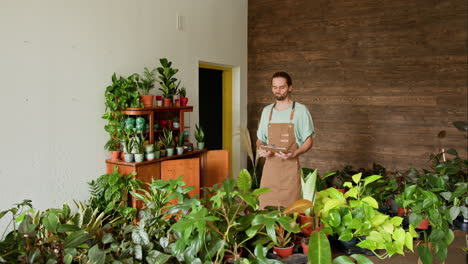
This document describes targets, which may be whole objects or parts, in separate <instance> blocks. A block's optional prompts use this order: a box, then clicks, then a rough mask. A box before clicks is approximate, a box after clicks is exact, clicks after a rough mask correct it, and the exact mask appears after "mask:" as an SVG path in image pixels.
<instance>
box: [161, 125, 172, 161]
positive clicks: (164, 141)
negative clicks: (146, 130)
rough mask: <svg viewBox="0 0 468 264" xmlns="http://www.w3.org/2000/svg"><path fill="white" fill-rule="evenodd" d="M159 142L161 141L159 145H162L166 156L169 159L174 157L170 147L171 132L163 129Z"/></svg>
mask: <svg viewBox="0 0 468 264" xmlns="http://www.w3.org/2000/svg"><path fill="white" fill-rule="evenodd" d="M159 140H160V141H161V143H162V144H163V145H164V148H165V149H166V156H167V157H170V156H172V155H174V147H173V146H172V141H173V135H172V131H170V130H168V129H167V128H164V129H163V134H162V136H159Z"/></svg>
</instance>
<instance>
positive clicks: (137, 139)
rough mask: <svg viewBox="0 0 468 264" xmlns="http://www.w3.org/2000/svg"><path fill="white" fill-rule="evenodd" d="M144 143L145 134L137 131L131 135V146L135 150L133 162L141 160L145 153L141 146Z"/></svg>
mask: <svg viewBox="0 0 468 264" xmlns="http://www.w3.org/2000/svg"><path fill="white" fill-rule="evenodd" d="M144 144H145V135H144V134H143V132H137V133H135V134H134V135H133V148H134V150H135V162H142V161H143V160H144V157H145V154H144V153H143V146H144Z"/></svg>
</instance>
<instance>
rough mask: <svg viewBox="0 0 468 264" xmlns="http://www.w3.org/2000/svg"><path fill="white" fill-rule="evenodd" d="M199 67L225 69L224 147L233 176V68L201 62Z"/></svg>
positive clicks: (230, 174)
mask: <svg viewBox="0 0 468 264" xmlns="http://www.w3.org/2000/svg"><path fill="white" fill-rule="evenodd" d="M198 67H199V68H202V69H211V70H220V71H223V74H222V78H223V84H222V85H223V87H222V89H223V125H222V126H223V149H225V150H228V151H229V170H230V171H229V177H230V178H231V176H232V166H231V164H232V68H225V67H219V66H213V65H209V64H199V65H198Z"/></svg>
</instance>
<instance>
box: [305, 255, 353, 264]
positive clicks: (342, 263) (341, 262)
mask: <svg viewBox="0 0 468 264" xmlns="http://www.w3.org/2000/svg"><path fill="white" fill-rule="evenodd" d="M313 263H315V262H313ZM333 264H354V261H352V260H351V259H350V258H349V257H348V256H338V257H336V258H334V259H333Z"/></svg>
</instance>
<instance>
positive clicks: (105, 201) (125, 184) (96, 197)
mask: <svg viewBox="0 0 468 264" xmlns="http://www.w3.org/2000/svg"><path fill="white" fill-rule="evenodd" d="M135 175H136V173H131V174H128V175H122V174H121V173H119V172H118V168H117V166H116V167H115V168H114V172H113V173H111V174H104V175H101V176H100V177H99V178H98V179H97V180H96V181H94V180H93V181H91V182H89V183H88V184H89V187H90V192H91V199H90V205H91V206H92V207H93V208H98V209H99V210H100V211H103V212H105V213H106V214H111V215H114V216H121V217H124V218H126V219H134V218H135V216H136V209H135V208H133V207H132V206H131V199H130V191H134V190H138V189H140V188H141V185H142V182H141V180H138V179H134V177H135Z"/></svg>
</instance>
